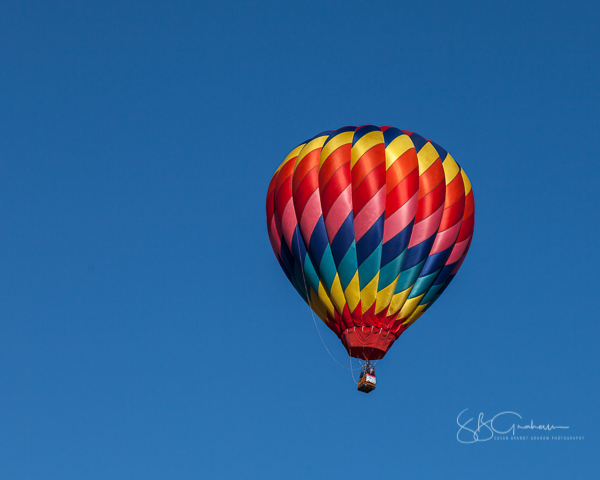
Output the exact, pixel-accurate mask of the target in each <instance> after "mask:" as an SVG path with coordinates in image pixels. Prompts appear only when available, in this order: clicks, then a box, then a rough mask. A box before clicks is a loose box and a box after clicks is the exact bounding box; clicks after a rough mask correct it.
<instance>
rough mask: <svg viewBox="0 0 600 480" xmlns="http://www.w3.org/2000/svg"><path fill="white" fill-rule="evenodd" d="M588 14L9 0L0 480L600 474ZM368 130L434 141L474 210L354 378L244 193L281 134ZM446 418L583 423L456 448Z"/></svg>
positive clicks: (586, 5)
mask: <svg viewBox="0 0 600 480" xmlns="http://www.w3.org/2000/svg"><path fill="white" fill-rule="evenodd" d="M599 24H600V7H598V6H597V5H595V4H594V3H593V2H584V1H577V0H576V1H571V2H557V1H554V2H552V1H550V2H547V1H546V2H542V1H538V2H517V1H509V2H477V1H472V2H444V1H441V0H439V1H431V2H413V3H408V4H407V3H404V2H371V3H369V2H357V1H323V2H316V1H312V0H309V1H303V2H275V1H271V2H231V1H220V2H210V3H207V2H205V3H202V2H141V1H140V2H112V1H103V2H95V3H93V2H65V1H57V2H27V1H19V2H17V1H5V2H2V4H1V5H0V63H1V68H0V96H1V99H2V107H1V109H0V125H1V128H0V232H1V233H0V478H1V479H6V480H13V479H15V480H17V479H19V480H20V479H60V480H68V479H77V480H80V479H86V480H88V479H89V480H92V479H144V480H148V479H170V478H174V479H175V478H176V479H199V478H216V479H220V478H223V479H246V478H247V479H271V478H272V479H281V478H286V479H305V478H340V479H353V478H368V477H369V476H370V475H371V476H373V477H374V478H433V479H435V478H476V477H477V478H509V477H510V478H561V479H564V478H593V477H594V476H595V475H597V474H598V471H599V470H600V462H599V460H598V457H597V452H598V450H599V447H600V444H599V441H598V431H599V428H600V415H599V413H598V403H599V400H600V395H599V394H600V387H599V375H598V367H599V357H600V356H599V354H598V338H599V333H600V332H599V330H600V329H599V311H598V287H599V282H598V269H599V268H600V264H599V255H598V233H599V227H598V224H599V221H600V218H599V213H598V212H599V210H598V201H599V200H600V198H599V197H600V195H599V193H598V187H597V185H598V180H599V179H600V167H599V161H598V151H599V135H598V126H599V120H600V115H599V109H600V95H599V87H598V85H600V33H599V32H600V30H599V28H598V25H599ZM367 123H373V124H376V125H393V126H396V127H399V128H403V129H408V130H412V131H416V132H418V133H420V134H422V135H424V136H426V137H428V138H431V139H432V140H434V141H435V142H437V143H439V144H440V145H442V146H443V147H444V148H446V149H447V150H448V151H449V152H451V154H452V155H453V156H454V158H456V160H457V161H458V162H459V163H460V164H461V165H462V166H463V167H464V168H465V170H466V171H467V173H468V174H469V176H470V178H471V181H472V184H473V188H474V191H475V204H476V223H475V236H474V241H473V245H472V247H471V251H470V253H469V256H468V257H467V260H466V262H465V263H464V265H463V267H462V269H461V271H460V272H459V275H457V277H456V279H455V281H454V282H453V284H452V285H451V286H450V288H448V290H447V291H446V292H445V294H444V295H443V297H442V298H441V299H440V300H439V301H438V302H437V303H436V305H435V306H434V307H432V308H431V309H430V310H429V311H428V312H427V314H426V315H425V316H423V317H422V318H421V319H420V320H419V321H418V322H417V323H416V324H415V325H413V326H412V327H411V328H410V329H409V330H408V331H407V332H406V333H405V334H404V335H403V336H402V337H401V339H400V340H399V341H398V342H397V343H396V344H395V345H394V346H393V348H392V350H391V351H390V353H389V354H388V355H387V356H386V357H385V359H384V360H382V361H380V362H379V363H378V365H377V374H378V388H377V390H376V391H375V392H373V393H371V394H369V395H364V394H361V393H359V392H357V391H356V390H355V385H354V383H353V381H352V377H351V376H350V373H349V371H348V370H344V369H343V368H341V367H339V366H338V365H337V364H336V363H335V362H334V361H333V360H332V359H331V358H330V357H329V355H328V354H327V352H326V351H325V349H324V348H323V345H322V344H321V341H320V340H319V336H318V334H317V332H316V330H315V326H314V324H313V320H312V318H311V315H310V311H309V309H308V307H307V306H306V305H305V304H304V303H303V302H302V300H301V299H300V297H299V296H298V295H297V294H296V292H295V291H294V289H293V288H292V287H291V285H289V284H288V282H287V280H286V278H285V276H284V274H283V273H282V272H281V271H280V269H279V266H278V265H277V262H276V260H275V257H274V255H273V253H272V251H271V247H270V245H269V241H268V238H267V233H266V224H265V223H266V222H265V212H264V200H265V194H266V190H267V185H268V182H269V180H270V177H271V175H272V173H273V171H274V169H275V168H276V167H277V166H278V165H279V163H280V162H281V160H282V159H283V158H284V157H285V156H286V154H287V153H288V152H289V150H291V149H292V148H293V147H295V146H296V145H297V144H299V143H300V142H302V141H304V140H305V139H307V138H309V137H311V136H313V135H315V134H317V133H319V132H321V131H324V130H328V129H331V128H338V127H341V126H343V125H349V124H350V125H361V124H367ZM320 328H321V333H322V334H323V337H324V340H325V343H326V344H327V346H328V348H329V349H330V350H331V352H332V353H333V355H334V356H335V357H336V358H337V359H338V360H340V361H342V362H343V363H345V362H347V361H348V360H347V357H346V356H345V351H344V349H343V347H342V346H341V344H340V343H339V341H338V340H337V338H336V337H335V335H333V334H332V333H331V332H329V331H328V330H326V329H325V328H324V327H323V326H322V325H321V326H320ZM355 366H356V364H355ZM465 408H469V412H472V413H473V415H477V413H478V412H484V413H485V414H486V417H491V416H493V415H494V414H496V413H499V412H501V411H504V410H513V411H516V412H518V413H520V414H521V415H522V416H523V420H524V423H529V420H533V421H534V423H545V424H546V423H550V424H554V425H567V426H570V427H571V428H570V430H569V433H570V434H572V435H581V436H585V439H584V440H582V441H571V442H568V441H549V442H541V441H537V442H536V441H510V442H509V441H506V442H500V441H490V442H487V443H477V444H473V445H463V444H460V443H459V442H458V441H457V439H456V434H457V430H458V427H457V423H456V417H457V415H458V413H459V412H460V411H461V410H463V409H465Z"/></svg>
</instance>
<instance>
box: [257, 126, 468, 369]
mask: <svg viewBox="0 0 600 480" xmlns="http://www.w3.org/2000/svg"><path fill="white" fill-rule="evenodd" d="M474 206H475V205H474V199H473V191H472V190H471V184H470V182H469V179H468V178H467V175H466V174H465V172H464V170H462V169H461V168H460V166H459V165H458V164H457V163H456V161H455V160H454V159H453V158H452V157H451V156H450V154H449V153H448V152H446V151H445V150H444V149H443V148H442V147H440V146H439V145H437V144H435V143H433V142H432V141H430V140H427V139H425V138H423V137H421V136H420V135H417V134H416V133H413V132H408V131H405V130H398V129H397V128H393V127H381V128H380V127H375V126H373V125H364V126H362V127H343V128H340V129H338V130H333V131H328V132H324V133H321V134H319V135H317V136H316V137H313V138H311V139H310V140H307V141H306V142H304V143H302V144H301V145H299V146H298V147H296V148H295V149H294V150H292V151H291V152H290V154H289V155H288V156H287V157H286V158H285V160H284V161H283V163H282V164H281V165H280V166H279V168H278V169H277V171H276V172H275V174H274V175H273V178H272V179H271V183H270V185H269V190H268V192H267V228H268V231H269V238H270V240H271V245H272V247H273V251H274V252H275V255H276V256H277V260H278V261H279V264H280V265H281V268H282V269H283V271H284V272H285V274H286V276H287V277H288V279H289V281H290V282H291V283H292V285H294V287H295V288H296V290H297V291H298V293H299V294H300V295H301V296H302V298H304V300H305V301H306V302H307V303H308V304H309V305H310V307H311V308H312V309H313V311H314V312H315V313H316V314H317V315H318V316H319V318H321V320H322V321H323V322H324V323H325V324H326V325H327V326H328V327H329V328H330V329H331V330H333V331H334V332H335V333H336V335H337V336H338V337H339V338H340V340H341V341H342V343H343V344H344V346H345V347H346V349H347V350H348V354H349V355H350V356H353V357H357V358H362V359H365V360H376V359H379V358H382V357H383V356H384V355H385V353H386V352H387V351H388V349H389V348H390V346H391V345H392V344H393V343H394V341H395V340H396V339H397V338H398V337H399V336H400V335H401V334H402V332H404V330H406V329H407V328H408V327H409V326H410V325H411V324H412V323H413V322H414V321H415V320H417V319H418V318H419V317H420V316H421V315H422V314H423V313H424V312H425V311H427V309H428V308H429V307H431V305H433V303H434V302H435V301H436V300H437V299H438V298H439V296H440V295H441V294H442V293H443V291H444V290H445V289H446V287H447V286H448V284H449V283H450V282H451V281H452V279H453V278H454V275H455V274H456V272H457V271H458V269H459V268H460V266H461V264H462V262H463V260H464V259H465V256H466V255H467V252H468V250H469V246H470V245H471V239H472V236H473V227H474Z"/></svg>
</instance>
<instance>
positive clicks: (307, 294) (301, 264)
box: [296, 227, 360, 379]
mask: <svg viewBox="0 0 600 480" xmlns="http://www.w3.org/2000/svg"><path fill="white" fill-rule="evenodd" d="M300 235H301V234H300V228H299V227H298V239H297V240H296V241H297V242H298V260H299V261H300V268H301V270H302V280H303V281H304V291H305V292H306V300H307V302H308V306H309V307H310V314H311V315H312V319H313V323H314V324H315V328H316V329H317V333H318V334H319V338H320V339H321V343H322V344H323V346H324V347H325V350H327V353H328V354H329V356H330V357H331V358H333V360H334V362H335V363H337V364H338V365H339V366H340V367H342V368H345V369H346V370H348V367H346V366H344V365H342V364H341V363H340V362H338V361H337V359H336V358H335V357H334V356H333V354H332V353H331V352H330V351H329V349H328V348H327V345H325V341H324V340H323V336H322V335H321V331H320V330H319V327H318V326H317V320H316V318H315V313H314V312H313V309H312V305H311V302H310V291H309V290H308V286H307V285H306V277H305V276H304V263H302V258H301V256H300V255H301V254H300V238H299V237H300ZM307 255H308V252H307ZM359 363H360V362H359ZM357 370H358V369H357ZM350 371H351V372H352V378H353V379H354V370H353V368H352V357H350Z"/></svg>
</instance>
